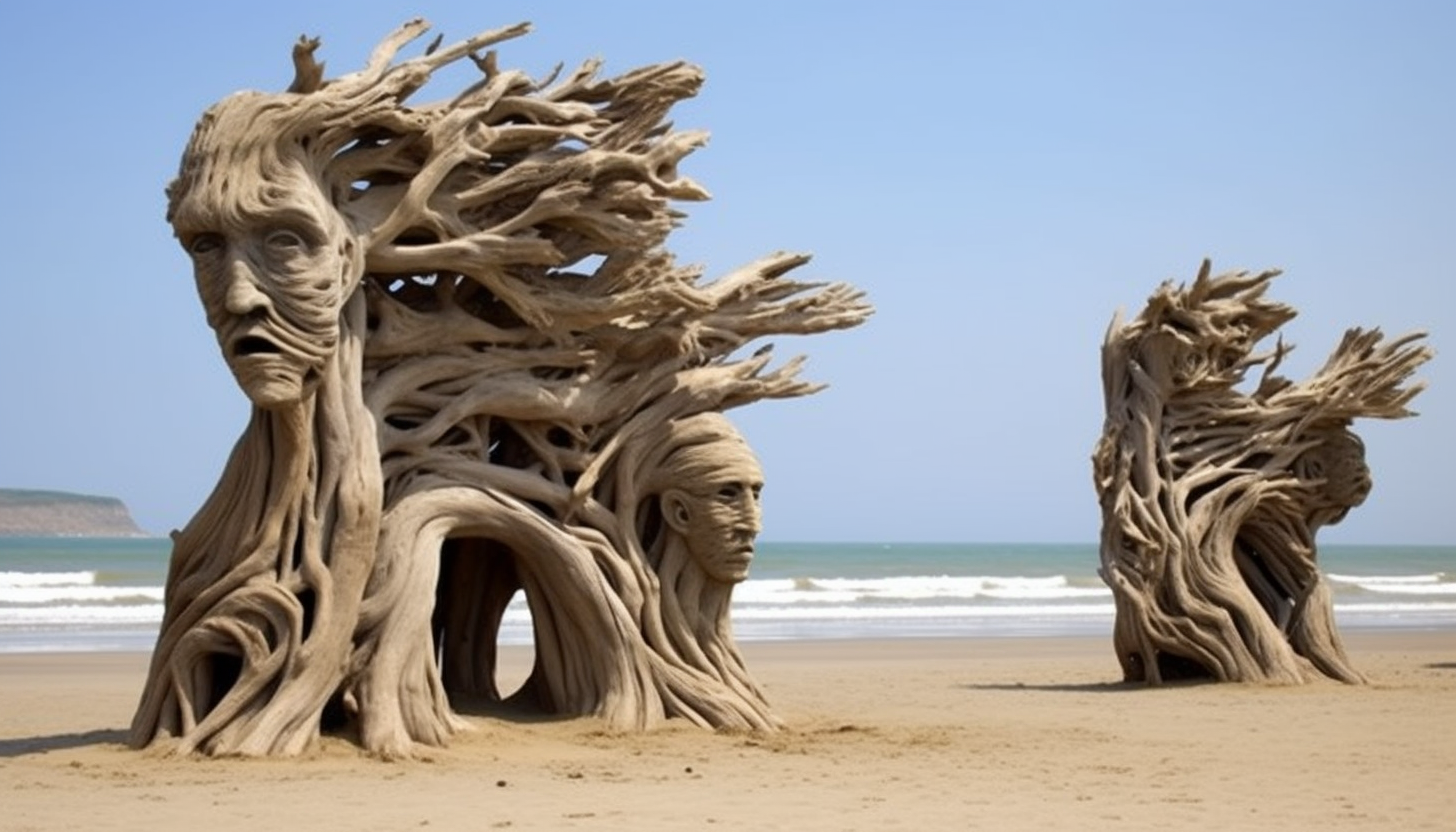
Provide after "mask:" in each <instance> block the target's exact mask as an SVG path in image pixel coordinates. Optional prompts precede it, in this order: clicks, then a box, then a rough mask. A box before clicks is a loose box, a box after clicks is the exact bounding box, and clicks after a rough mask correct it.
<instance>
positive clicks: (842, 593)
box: [733, 575, 1112, 607]
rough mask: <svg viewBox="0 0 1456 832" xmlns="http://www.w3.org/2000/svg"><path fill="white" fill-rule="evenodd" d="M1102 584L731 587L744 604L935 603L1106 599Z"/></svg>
mask: <svg viewBox="0 0 1456 832" xmlns="http://www.w3.org/2000/svg"><path fill="white" fill-rule="evenodd" d="M1111 596H1112V591H1111V590H1109V589H1107V588H1106V587H1095V586H1074V585H1072V584H1071V583H1070V582H1068V581H1067V579H1066V578H1065V577H1063V576H1061V575H1054V576H1051V577H1045V578H1021V577H1011V578H1007V577H993V576H967V577H949V576H945V575H936V576H910V577H889V578H797V579H790V578H782V579H776V580H774V579H766V580H749V581H745V582H744V583H743V584H741V585H739V587H738V588H737V589H735V590H734V593H733V598H734V600H735V601H736V602H739V603H744V604H775V605H799V604H807V605H812V606H815V607H821V606H824V605H831V604H853V603H874V602H876V601H885V602H888V601H916V602H925V601H936V600H950V599H974V598H983V599H994V600H1002V601H1056V600H1061V599H1066V600H1074V599H1085V598H1110V597H1111Z"/></svg>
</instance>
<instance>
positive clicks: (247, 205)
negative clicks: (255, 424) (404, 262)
mask: <svg viewBox="0 0 1456 832" xmlns="http://www.w3.org/2000/svg"><path fill="white" fill-rule="evenodd" d="M264 101H265V100H264V99H263V98H262V97H261V96H260V97H258V98H250V97H248V96H245V95H244V96H236V97H234V98H230V99H227V100H225V101H223V102H221V103H220V104H219V105H218V106H217V107H215V108H214V109H213V110H211V111H209V113H208V114H207V115H206V116H205V117H204V119H203V121H202V123H201V124H199V126H198V129H197V131H196V132H195V133H194V134H193V137H192V140H191V142H190V143H189V145H188V148H187V152H186V154H185V155H184V157H183V162H182V173H181V175H180V176H179V177H178V179H177V181H176V182H174V183H173V185H172V187H171V188H170V189H169V195H170V196H171V205H170V210H169V215H168V218H169V220H170V221H171V222H172V226H173V229H174V231H175V233H176V235H177V238H178V240H179V241H180V242H181V243H182V247H183V248H184V249H185V250H186V252H187V254H188V255H189V256H190V257H191V258H192V266H193V275H194V278H195V279H196V282H197V292H198V295H199V296H200V297H201V299H202V305H203V308H204V309H205V311H206V313H207V322H208V325H209V326H211V327H212V329H213V331H214V332H215V333H216V335H217V340H218V345H219V346H220V347H221V348H222V353H223V358H224V359H225V360H226V361H227V365H228V369H230V370H231V371H232V373H233V377H234V378H235V379H236V380H237V382H238V386H239V387H241V388H242V390H243V392H244V393H245V394H246V395H247V396H248V398H249V399H250V400H251V401H252V402H253V403H254V404H255V405H257V406H258V407H261V408H275V407H278V406H281V405H284V404H287V403H290V402H296V401H299V400H301V399H303V398H305V397H306V396H308V395H309V394H310V393H311V392H312V391H313V389H314V387H315V385H316V384H317V383H318V381H319V379H320V378H321V376H322V374H323V371H324V367H325V366H326V365H327V363H328V361H329V359H330V358H331V357H332V356H333V354H334V352H335V350H336V349H337V347H338V342H339V337H340V336H339V330H340V327H339V313H340V309H341V308H342V306H343V303H344V300H345V298H346V297H347V295H348V293H349V292H350V291H352V290H353V288H354V286H355V285H356V284H357V280H358V277H359V275H360V274H361V273H362V260H361V256H360V254H359V251H358V249H359V247H358V245H357V243H356V242H355V241H354V239H353V236H352V235H351V234H350V233H348V231H347V229H346V227H345V225H344V222H343V219H342V218H341V217H340V215H339V213H338V212H337V211H336V210H335V209H334V207H333V206H332V205H331V204H330V203H329V202H328V200H326V199H325V198H324V195H323V193H322V192H321V190H320V188H319V185H318V184H317V183H316V181H315V180H314V178H313V177H312V176H310V175H309V170H310V168H311V163H310V159H309V158H308V156H307V155H306V153H305V151H304V150H303V148H304V147H306V146H307V143H306V142H290V141H288V140H287V138H286V136H287V133H286V113H283V112H280V108H278V107H277V106H276V105H275V106H271V107H260V106H259V105H261V104H263V103H264ZM270 116H271V117H272V118H275V119H278V120H279V121H280V122H284V123H281V124H280V125H279V127H280V130H279V132H280V133H283V136H284V138H282V139H280V140H279V141H278V142H276V143H264V144H252V145H244V146H241V147H239V146H238V144H237V143H236V142H235V140H234V139H232V138H231V137H234V136H237V135H247V134H248V132H249V131H252V133H253V135H257V134H258V127H257V124H256V121H257V120H259V119H266V118H269V117H270ZM245 128H246V129H245ZM275 135H277V134H275Z"/></svg>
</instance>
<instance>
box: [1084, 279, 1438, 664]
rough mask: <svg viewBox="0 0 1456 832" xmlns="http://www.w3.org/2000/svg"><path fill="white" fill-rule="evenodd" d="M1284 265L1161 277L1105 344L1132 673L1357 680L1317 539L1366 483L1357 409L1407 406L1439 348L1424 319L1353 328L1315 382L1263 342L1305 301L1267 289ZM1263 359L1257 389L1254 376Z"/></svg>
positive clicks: (1111, 530) (1107, 439)
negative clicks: (1284, 374) (1397, 326)
mask: <svg viewBox="0 0 1456 832" xmlns="http://www.w3.org/2000/svg"><path fill="white" fill-rule="evenodd" d="M1278 274H1279V272H1277V271H1266V272H1261V273H1259V274H1253V275H1251V274H1249V273H1246V272H1237V273H1230V274H1223V275H1219V276H1216V277H1211V276H1210V275H1209V263H1208V262H1206V261H1205V262H1204V263H1203V267H1202V269H1201V270H1200V271H1199V274H1198V277H1197V279H1196V280H1194V282H1193V284H1192V285H1191V286H1174V285H1172V284H1171V283H1165V284H1163V285H1162V286H1161V287H1160V288H1159V289H1158V290H1157V292H1155V293H1154V294H1153V295H1152V297H1151V298H1150V299H1149V300H1148V305H1147V307H1146V308H1145V309H1144V310H1143V312H1142V314H1141V315H1139V316H1138V317H1137V318H1136V319H1135V320H1133V321H1132V322H1131V323H1128V324H1123V323H1122V322H1121V321H1120V320H1118V319H1114V320H1113V323H1112V326H1111V328H1110V329H1109V330H1108V333H1107V339H1106V342H1105V343H1104V345H1103V348H1102V379H1103V387H1104V394H1105V396H1106V403H1107V418H1106V423H1105V426H1104V428H1103V434H1102V438H1101V440H1100V441H1099V442H1098V444H1097V448H1096V451H1095V453H1094V456H1093V469H1094V479H1095V484H1096V488H1097V493H1098V498H1099V501H1100V503H1101V506H1102V541H1101V552H1102V577H1103V579H1104V580H1105V581H1106V582H1107V584H1108V585H1109V586H1110V587H1111V588H1112V592H1113V598H1114V600H1115V604H1116V622H1115V629H1114V633H1113V646H1114V649H1115V650H1116V651H1117V658H1118V660H1119V661H1120V662H1121V664H1122V670H1123V675H1124V677H1125V678H1126V679H1127V680H1129V681H1146V682H1149V683H1153V684H1157V683H1160V682H1162V681H1165V680H1169V679H1175V678H1190V677H1192V678H1212V679H1217V680H1221V681H1249V682H1275V683H1298V682H1302V681H1305V680H1306V679H1308V678H1313V677H1315V676H1316V674H1324V675H1326V676H1329V677H1332V678H1335V679H1339V680H1342V681H1345V682H1360V681H1362V677H1361V676H1360V674H1359V673H1358V672H1356V670H1355V669H1354V668H1353V667H1351V665H1350V662H1349V660H1348V659H1347V657H1346V655H1345V650H1344V648H1343V646H1342V645H1341V643H1340V639H1339V634H1338V632H1337V631H1336V629H1335V621H1334V611H1333V606H1332V601H1331V597H1330V590H1329V586H1328V584H1327V583H1326V582H1325V581H1324V579H1323V578H1322V576H1321V573H1320V570H1319V567H1318V564H1317V563H1316V557H1315V556H1316V551H1315V535H1316V533H1317V532H1318V531H1319V529H1320V528H1321V527H1322V526H1325V525H1328V524H1332V523H1336V522H1339V521H1340V520H1341V519H1342V518H1343V517H1344V516H1345V513H1346V512H1348V511H1349V510H1350V509H1351V508H1353V507H1355V506H1358V505H1359V504H1360V503H1362V502H1363V501H1364V499H1365V497H1366V495H1367V494H1368V493H1369V490H1370V484H1371V483H1370V473H1369V471H1368V469H1367V468H1366V466H1365V458H1364V446H1363V444H1362V443H1361V442H1360V439H1359V437H1357V436H1356V435H1355V434H1353V433H1351V432H1350V430H1349V428H1350V424H1351V422H1352V421H1353V420H1354V419H1356V418H1359V417H1375V418H1385V419H1395V418H1401V417H1404V416H1409V415H1412V414H1411V412H1410V411H1408V410H1407V409H1406V405H1407V403H1408V402H1409V401H1410V400H1411V398H1412V397H1414V396H1415V395H1416V394H1417V393H1418V392H1420V390H1421V389H1422V388H1423V385H1422V384H1419V383H1417V384H1411V385H1407V384H1406V382H1407V381H1408V379H1409V378H1410V376H1411V374H1412V373H1413V372H1414V371H1415V370H1416V368H1417V367H1418V366H1419V365H1420V364H1421V363H1423V362H1424V361H1426V360H1427V359H1428V358H1430V356H1431V354H1432V353H1431V351H1430V349H1429V348H1428V347H1426V346H1424V345H1423V344H1420V343H1418V342H1420V341H1421V339H1422V338H1424V334H1422V333H1415V334H1411V335H1407V336H1404V337H1402V338H1399V339H1396V340H1394V341H1390V342H1386V341H1384V340H1383V337H1382V335H1381V333H1380V332H1379V331H1378V330H1374V331H1364V330H1360V329H1352V330H1349V331H1348V332H1346V333H1345V337H1344V339H1343V340H1342V341H1341V342H1340V344H1339V346H1337V347H1336V348H1335V350H1334V352H1333V353H1332V354H1331V355H1330V357H1329V359H1328V360H1327V361H1326V362H1325V365H1324V366H1323V367H1322V368H1321V369H1320V370H1319V371H1318V372H1316V373H1315V374H1314V376H1313V377H1312V378H1310V379H1308V380H1307V381H1304V382H1301V383H1294V382H1291V381H1289V380H1287V379H1284V378H1280V377H1279V376H1276V375H1274V374H1273V372H1274V370H1275V369H1276V368H1277V367H1278V366H1279V364H1280V362H1281V361H1282V360H1283V358H1284V356H1285V355H1286V354H1287V353H1288V352H1289V350H1290V349H1292V347H1290V346H1286V345H1285V344H1284V343H1283V341H1282V340H1280V341H1279V342H1278V344H1277V345H1276V346H1275V347H1274V349H1273V350H1272V351H1270V352H1265V353H1256V352H1255V351H1254V350H1255V348H1256V346H1257V344H1258V343H1259V342H1260V341H1261V340H1262V339H1264V338H1265V337H1266V336H1268V335H1269V334H1271V333H1273V332H1274V331H1276V330H1277V329H1278V328H1279V327H1280V326H1281V325H1283V324H1284V323H1285V322H1287V321H1289V320H1290V319H1292V318H1293V317H1294V315H1295V312H1294V310H1293V309H1291V308H1290V307H1288V306H1285V305H1283V304H1279V303H1275V302H1273V301H1270V300H1268V299H1266V298H1265V297H1264V294H1265V291H1266V290H1267V289H1268V287H1269V284H1270V281H1271V280H1273V278H1274V277H1275V276H1277V275H1278ZM1259 367H1262V368H1263V372H1262V375H1261V378H1260V379H1259V383H1258V385H1257V386H1256V387H1254V388H1253V389H1252V390H1248V391H1245V390H1242V389H1239V385H1240V384H1241V383H1242V382H1243V381H1244V377H1245V374H1246V373H1247V372H1248V371H1249V370H1251V369H1254V368H1259Z"/></svg>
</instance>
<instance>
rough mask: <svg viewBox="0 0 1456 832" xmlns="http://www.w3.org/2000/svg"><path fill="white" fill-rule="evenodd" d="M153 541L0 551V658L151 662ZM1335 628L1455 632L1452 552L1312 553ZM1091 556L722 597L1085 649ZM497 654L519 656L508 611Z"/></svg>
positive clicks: (875, 559) (906, 568)
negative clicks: (108, 653) (1048, 638)
mask: <svg viewBox="0 0 1456 832" xmlns="http://www.w3.org/2000/svg"><path fill="white" fill-rule="evenodd" d="M170 546H171V542H170V541H169V540H167V539H164V538H126V539H93V538H15V537H10V538H6V537H0V652H18V651H55V650H113V651H115V650H138V651H146V650H150V649H151V647H152V644H153V642H154V641H155V639H156V635H157V629H158V627H159V625H160V622H161V618H162V587H163V584H164V582H165V579H166V571H167V558H168V554H169V552H170ZM1320 563H1321V565H1322V568H1323V569H1324V571H1325V573H1326V575H1327V576H1328V577H1329V578H1330V580H1331V583H1332V585H1333V587H1334V590H1335V615H1336V618H1337V620H1338V622H1339V625H1340V627H1341V628H1342V629H1367V628H1413V629H1456V546H1324V547H1322V548H1321V549H1320ZM1097 566H1098V558H1097V547H1096V545H1095V544H1090V543H1089V544H1028V543H1009V544H1000V543H933V544H927V543H767V542H761V543H760V544H759V552H758V558H757V560H755V562H754V566H753V573H752V577H751V578H750V579H749V580H748V581H746V582H744V583H743V584H741V585H740V586H739V587H738V588H737V589H736V590H735V591H734V596H733V599H734V603H733V622H734V630H735V632H736V633H737V636H738V638H739V639H740V640H742V641H758V640H774V639H836V638H904V637H942V636H1030V635H1036V636H1041V635H1099V634H1108V635H1110V633H1111V631H1112V597H1111V594H1110V593H1109V591H1108V590H1107V587H1106V586H1105V585H1103V583H1102V581H1101V579H1100V578H1098V577H1097ZM501 642H502V643H504V644H530V643H531V626H530V615H529V613H528V612H527V610H526V605H525V603H524V600H523V599H521V598H519V597H518V598H517V600H516V601H515V602H514V603H513V604H512V605H511V608H510V610H509V611H508V612H507V615H506V619H505V622H504V625H503V629H502V633H501Z"/></svg>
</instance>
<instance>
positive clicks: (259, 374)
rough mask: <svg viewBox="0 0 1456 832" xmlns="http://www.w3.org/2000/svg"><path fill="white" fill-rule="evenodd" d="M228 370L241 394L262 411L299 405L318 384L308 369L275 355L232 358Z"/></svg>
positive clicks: (316, 378) (316, 377) (313, 373)
mask: <svg viewBox="0 0 1456 832" xmlns="http://www.w3.org/2000/svg"><path fill="white" fill-rule="evenodd" d="M228 366H229V367H230V368H231V369H232V371H233V378H235V379H237V382H238V387H240V388H242V390H243V394H244V395H246V396H247V397H248V400H249V401H251V402H252V403H253V404H255V405H257V406H258V407H261V408H263V409H264V410H270V409H273V408H276V407H282V406H284V405H288V404H294V403H296V402H300V401H302V400H303V399H305V398H306V397H308V396H309V395H311V394H312V393H313V388H314V386H315V384H316V382H317V380H318V374H317V373H316V372H314V371H313V370H312V369H309V368H305V367H301V366H299V364H298V363H297V362H294V361H290V360H288V359H287V358H285V357H283V356H281V355H276V354H275V355H249V356H236V357H234V358H233V359H232V360H231V361H229V362H228Z"/></svg>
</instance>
